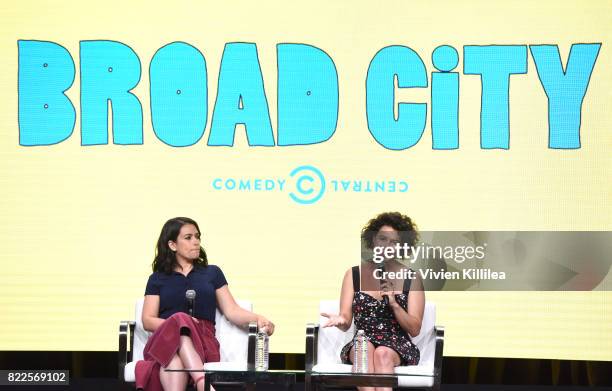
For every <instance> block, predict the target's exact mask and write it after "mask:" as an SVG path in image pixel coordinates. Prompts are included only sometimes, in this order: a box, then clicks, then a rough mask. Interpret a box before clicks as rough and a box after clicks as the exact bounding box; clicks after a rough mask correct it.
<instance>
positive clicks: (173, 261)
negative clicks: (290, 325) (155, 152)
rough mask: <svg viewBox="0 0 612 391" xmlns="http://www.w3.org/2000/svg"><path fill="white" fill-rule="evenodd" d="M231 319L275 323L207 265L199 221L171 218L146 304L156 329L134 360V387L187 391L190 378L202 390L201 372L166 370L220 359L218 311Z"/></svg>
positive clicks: (147, 320)
mask: <svg viewBox="0 0 612 391" xmlns="http://www.w3.org/2000/svg"><path fill="white" fill-rule="evenodd" d="M187 290H194V291H195V292H196V299H195V303H194V306H193V317H191V316H189V315H187V313H186V312H187V301H186V299H185V294H186V291H187ZM217 307H218V308H219V310H220V311H221V312H222V313H223V315H224V316H225V317H226V318H227V319H228V320H229V321H230V322H232V323H234V324H236V325H239V326H244V327H246V326H247V325H248V324H249V323H250V322H257V325H258V327H259V328H260V329H264V330H266V331H267V333H268V334H269V335H272V333H273V332H274V324H273V323H272V322H270V321H269V320H268V319H266V318H265V317H263V316H261V315H257V314H255V313H252V312H249V311H247V310H245V309H243V308H241V307H240V306H239V305H238V304H237V303H236V301H235V300H234V298H233V296H232V294H231V293H230V291H229V288H228V287H227V281H226V279H225V276H224V275H223V272H222V271H221V269H220V268H219V267H218V266H216V265H209V264H208V259H207V257H206V252H205V251H204V249H203V248H202V246H201V245H200V228H199V227H198V223H196V222H195V221H194V220H192V219H190V218H187V217H176V218H173V219H170V220H168V221H167V222H166V223H165V224H164V226H163V228H162V231H161V234H160V235H159V239H158V241H157V251H156V255H155V259H154V261H153V274H151V276H149V280H148V282H147V287H146V290H145V300H144V306H143V309H142V324H143V326H144V328H145V330H147V331H150V332H153V335H151V337H149V339H148V341H147V344H146V346H145V348H144V352H143V354H144V360H141V361H138V363H137V364H136V388H137V389H144V390H146V391H158V390H162V389H163V390H165V391H169V390H181V391H184V390H185V387H186V386H187V383H188V381H189V378H190V377H191V380H192V381H193V384H194V385H195V387H196V389H197V390H203V389H204V381H203V380H204V376H203V373H202V372H190V373H189V375H188V374H187V373H186V372H172V371H166V370H165V369H190V368H191V369H202V368H203V366H204V363H205V362H215V361H219V359H220V356H219V342H218V341H217V339H216V338H215V311H216V309H217Z"/></svg>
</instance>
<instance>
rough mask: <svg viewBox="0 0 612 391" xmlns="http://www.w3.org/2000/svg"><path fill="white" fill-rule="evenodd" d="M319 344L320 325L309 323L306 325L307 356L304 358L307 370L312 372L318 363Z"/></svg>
mask: <svg viewBox="0 0 612 391" xmlns="http://www.w3.org/2000/svg"><path fill="white" fill-rule="evenodd" d="M318 346H319V325H318V324H314V323H308V324H307V325H306V357H305V360H304V364H305V368H304V369H305V370H306V372H311V371H312V367H314V366H315V365H316V364H317V348H318Z"/></svg>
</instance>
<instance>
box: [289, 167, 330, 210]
mask: <svg viewBox="0 0 612 391" xmlns="http://www.w3.org/2000/svg"><path fill="white" fill-rule="evenodd" d="M289 177H290V178H292V179H293V184H294V190H293V191H292V192H290V193H289V197H291V199H292V200H293V201H295V202H297V203H298V204H314V203H315V202H317V201H319V200H320V199H321V197H323V194H325V177H324V176H323V173H321V171H320V170H319V169H318V168H316V167H313V166H300V167H297V168H295V169H293V171H291V173H290V174H289Z"/></svg>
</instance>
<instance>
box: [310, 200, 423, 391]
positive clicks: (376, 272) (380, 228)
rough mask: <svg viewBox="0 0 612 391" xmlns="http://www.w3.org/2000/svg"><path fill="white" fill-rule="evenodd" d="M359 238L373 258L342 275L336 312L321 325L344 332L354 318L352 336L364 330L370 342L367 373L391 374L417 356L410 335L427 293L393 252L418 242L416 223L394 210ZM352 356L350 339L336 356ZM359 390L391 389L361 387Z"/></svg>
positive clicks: (349, 359)
mask: <svg viewBox="0 0 612 391" xmlns="http://www.w3.org/2000/svg"><path fill="white" fill-rule="evenodd" d="M361 239H362V242H363V246H364V247H365V248H366V249H368V250H370V251H372V253H373V255H375V256H374V257H366V259H364V260H362V262H361V265H360V266H354V267H352V268H351V269H349V270H347V271H346V273H345V275H344V280H343V282H342V291H341V294H340V314H338V315H335V314H328V313H322V314H321V315H322V316H325V317H327V318H328V321H327V322H326V323H325V324H324V325H323V327H331V326H335V327H338V328H339V329H341V330H343V331H346V330H348V329H349V328H350V326H351V322H352V321H353V318H354V319H355V332H357V331H358V330H364V332H365V336H366V339H367V340H368V342H367V343H368V371H369V372H373V373H393V368H394V367H396V366H399V365H417V364H418V363H419V357H420V352H419V349H418V348H417V346H416V345H415V344H413V343H412V340H411V336H412V337H416V336H417V335H418V334H419V332H420V330H421V323H422V321H423V311H424V308H425V294H424V292H423V286H422V282H421V280H420V278H419V276H418V273H414V271H411V270H410V269H408V268H407V267H406V266H405V265H403V264H402V263H401V262H400V260H399V259H398V256H397V254H398V253H399V251H396V250H398V249H410V248H411V247H413V246H414V245H415V244H416V242H417V240H418V232H417V227H416V224H414V223H413V222H412V220H411V219H410V217H408V216H405V215H403V214H401V213H398V212H388V213H382V214H380V215H378V216H376V217H375V218H373V219H371V220H370V221H369V222H368V224H366V226H365V227H364V228H363V229H362V231H361ZM385 249H388V250H389V251H384V250H385ZM407 252H408V253H409V252H410V250H408V251H407ZM409 272H411V274H409ZM385 273H387V274H385ZM392 273H393V274H392ZM386 276H393V277H386ZM398 276H400V277H398ZM410 276H412V277H410ZM400 288H401V289H400ZM354 353H355V351H354V347H353V341H351V342H349V343H348V344H346V345H345V346H344V348H343V349H342V351H341V352H340V357H341V359H342V362H343V363H345V364H351V363H353V357H354ZM359 390H360V391H373V390H376V391H387V390H389V391H390V390H391V389H390V388H381V387H377V388H374V387H359Z"/></svg>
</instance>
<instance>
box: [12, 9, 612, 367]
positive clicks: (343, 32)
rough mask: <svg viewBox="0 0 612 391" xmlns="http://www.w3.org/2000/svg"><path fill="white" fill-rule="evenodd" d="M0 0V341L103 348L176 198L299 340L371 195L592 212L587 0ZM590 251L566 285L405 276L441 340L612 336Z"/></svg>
mask: <svg viewBox="0 0 612 391" xmlns="http://www.w3.org/2000/svg"><path fill="white" fill-rule="evenodd" d="M1 15H2V16H1V18H2V23H1V24H0V31H1V32H2V34H1V37H2V38H1V41H0V45H1V46H0V51H1V53H2V54H3V55H2V60H3V61H2V72H0V85H1V86H2V91H1V92H0V94H1V95H0V96H1V98H0V99H1V101H0V102H1V107H2V109H1V116H0V154H1V157H2V163H1V164H0V181H1V183H2V198H1V201H0V237H1V241H2V246H0V264H1V266H2V273H1V274H0V300H1V303H2V304H1V310H0V349H2V350H6V351H15V350H37V351H56V350H61V351H112V350H116V349H117V339H116V335H117V326H118V323H119V321H120V320H126V319H133V306H134V302H135V300H136V299H137V298H139V297H142V295H143V294H144V289H145V283H146V280H147V277H148V275H149V274H150V273H151V263H152V261H153V256H154V246H155V241H156V239H157V237H158V235H159V232H160V230H161V227H162V225H163V223H164V222H165V221H166V220H167V219H169V218H171V217H175V216H188V217H191V218H193V219H195V220H196V221H198V223H199V224H200V228H201V229H202V237H203V246H204V248H205V249H206V251H207V253H208V256H209V259H210V262H211V263H213V264H216V265H219V266H220V267H221V268H222V270H223V271H224V273H225V276H226V278H227V280H228V282H229V287H230V290H231V291H232V293H233V295H234V296H235V297H236V298H240V299H248V300H251V301H252V302H253V304H254V310H255V311H256V312H258V313H261V314H264V315H266V316H267V317H269V318H270V319H272V320H273V321H274V322H275V323H276V325H277V331H276V333H275V335H274V336H273V337H272V339H271V350H272V352H277V353H281V352H287V353H303V351H304V330H305V324H306V323H307V322H316V321H317V320H318V317H319V315H318V302H319V300H323V299H335V298H338V297H339V293H340V284H341V281H342V277H343V275H344V272H345V271H346V270H347V269H348V268H350V267H351V266H353V265H356V264H358V262H359V260H360V256H361V242H360V236H359V235H360V230H361V228H362V227H363V226H364V225H365V224H366V222H367V221H368V220H369V219H370V218H372V217H374V216H375V215H377V214H378V213H380V212H383V211H400V212H402V213H404V214H407V215H409V216H410V217H411V218H413V219H414V221H415V222H416V223H417V225H418V227H419V229H420V230H422V231H424V232H441V231H444V232H449V231H450V232H454V231H459V232H514V233H516V235H520V234H521V232H524V231H528V232H549V233H553V234H554V233H555V232H570V233H571V232H595V233H596V231H599V233H600V234H604V235H607V234H609V231H610V229H611V228H612V207H611V205H612V202H610V200H611V196H612V188H611V186H610V178H611V173H612V172H611V169H612V164H611V163H612V161H611V158H610V156H611V154H610V150H611V147H612V133H611V132H610V125H611V121H610V120H611V119H612V115H611V114H610V113H611V110H610V102H611V97H612V96H611V91H612V76H611V75H610V72H609V69H610V68H611V67H612V57H611V56H610V51H609V45H610V43H611V42H610V41H611V31H610V26H611V25H612V16H611V15H612V4H611V3H610V2H609V1H589V2H584V1H568V2H561V3H560V2H556V1H540V2H537V3H534V2H530V1H505V2H490V1H465V2H452V1H443V2H437V3H436V4H435V5H433V4H431V3H429V2H414V1H410V2H409V1H387V2H382V3H376V4H374V3H373V2H371V1H351V2H348V1H336V2H329V1H310V2H301V3H299V2H298V3H293V2H286V1H269V2H252V1H234V2H231V3H226V2H203V1H201V2H195V1H177V2H157V1H147V2H144V1H127V2H126V1H121V2H119V1H115V0H109V1H106V2H98V3H91V4H87V3H85V2H81V1H57V2H53V3H51V2H42V1H19V2H17V1H15V2H5V3H3V5H2V14H1ZM504 243H505V242H504ZM513 243H514V242H513ZM500 246H501V247H499V248H503V246H504V244H503V243H502V244H500ZM529 249H530V248H529V247H526V251H527V252H529ZM515 250H516V248H515V249H514V250H513V251H515ZM515 253H516V251H515ZM609 254H610V253H607V254H605V256H604V257H603V258H602V259H599V261H600V263H601V265H603V269H600V270H599V272H598V273H599V274H598V278H597V279H595V280H590V283H588V284H586V285H585V284H583V285H580V286H579V287H578V288H576V286H573V287H568V286H567V285H566V286H556V287H554V288H550V286H548V287H544V288H542V289H524V287H523V288H520V289H519V288H516V289H515V288H513V287H512V286H510V287H505V288H504V289H497V288H495V287H493V288H491V287H492V285H490V286H489V288H490V289H476V288H475V287H467V288H465V289H463V288H462V289H441V290H431V291H428V292H426V298H427V300H430V301H434V302H435V303H436V304H437V322H436V323H438V324H441V325H444V326H445V327H446V344H445V355H448V356H472V357H517V358H551V359H576V360H612V338H610V335H612V294H611V292H610V288H611V286H612V285H611V279H612V277H611V276H610V275H609V273H608V272H609V268H610V256H609ZM531 259H532V258H530V257H529V256H527V257H524V258H523V260H524V262H525V263H527V264H528V266H529V262H530V260H531ZM578 261H580V260H577V261H576V262H578ZM601 265H600V266H601ZM566 266H567V267H568V268H570V269H571V268H574V267H579V266H580V265H578V264H574V265H569V266H568V265H566ZM574 269H575V268H574Z"/></svg>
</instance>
